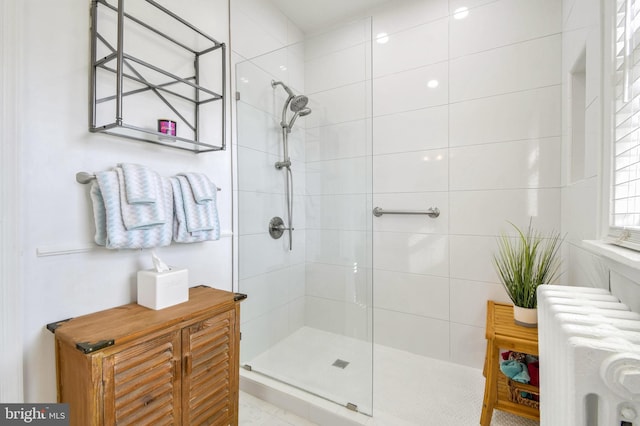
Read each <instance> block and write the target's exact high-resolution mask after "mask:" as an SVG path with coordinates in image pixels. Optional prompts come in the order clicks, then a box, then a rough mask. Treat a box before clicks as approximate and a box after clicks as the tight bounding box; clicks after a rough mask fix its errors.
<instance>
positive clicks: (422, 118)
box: [373, 106, 454, 154]
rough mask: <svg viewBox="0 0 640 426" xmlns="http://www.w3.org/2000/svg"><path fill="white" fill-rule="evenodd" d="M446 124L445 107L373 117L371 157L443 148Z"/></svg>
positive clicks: (445, 137)
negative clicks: (373, 155) (372, 155)
mask: <svg viewBox="0 0 640 426" xmlns="http://www.w3.org/2000/svg"><path fill="white" fill-rule="evenodd" d="M452 119H453V117H452ZM448 121H449V112H448V110H447V107H446V106H437V107H431V108H421V109H417V110H414V111H406V112H400V113H396V114H390V115H381V116H378V117H375V118H374V119H373V153H374V154H391V153H396V152H407V151H424V150H427V149H435V148H444V147H447V145H448V139H447V136H448V127H447V123H448ZM452 130H454V129H453V128H452Z"/></svg>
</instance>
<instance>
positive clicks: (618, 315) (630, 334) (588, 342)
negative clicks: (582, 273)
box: [538, 285, 640, 426]
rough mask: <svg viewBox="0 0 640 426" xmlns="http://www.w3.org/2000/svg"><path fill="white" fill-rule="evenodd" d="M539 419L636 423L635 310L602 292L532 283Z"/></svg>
mask: <svg viewBox="0 0 640 426" xmlns="http://www.w3.org/2000/svg"><path fill="white" fill-rule="evenodd" d="M538 334H539V336H538V345H539V355H540V424H541V425H542V426H573V425H575V426H640V314H637V313H635V312H631V311H630V310H629V308H628V307H627V306H626V305H624V304H623V303H620V301H619V300H618V299H617V298H616V297H615V296H613V295H611V294H610V293H609V292H608V291H606V290H603V289H595V288H587V287H565V286H556V285H549V286H540V287H538Z"/></svg>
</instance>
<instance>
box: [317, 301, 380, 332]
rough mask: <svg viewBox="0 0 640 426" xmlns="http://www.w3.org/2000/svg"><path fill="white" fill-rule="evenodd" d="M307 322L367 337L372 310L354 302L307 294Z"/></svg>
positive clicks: (335, 330)
mask: <svg viewBox="0 0 640 426" xmlns="http://www.w3.org/2000/svg"><path fill="white" fill-rule="evenodd" d="M305 303H306V312H305V324H306V325H307V326H309V327H313V328H317V329H320V330H324V331H328V332H331V333H336V334H341V335H344V336H348V337H356V338H360V339H367V336H368V331H369V328H370V326H369V323H370V318H371V311H370V310H369V309H367V307H366V306H364V305H360V304H357V303H353V302H344V301H335V300H329V299H323V298H319V297H312V296H307V298H306V302H305Z"/></svg>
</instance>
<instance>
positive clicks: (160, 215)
mask: <svg viewBox="0 0 640 426" xmlns="http://www.w3.org/2000/svg"><path fill="white" fill-rule="evenodd" d="M140 167H142V166H140ZM114 170H115V172H116V173H117V175H118V184H119V185H120V209H121V210H122V221H123V222H124V227H125V228H126V229H127V230H129V231H130V230H133V229H147V228H151V227H153V226H158V225H163V224H165V223H167V222H170V219H171V215H166V211H165V210H166V209H165V202H164V194H163V188H162V180H161V179H162V178H161V177H160V175H159V174H157V173H156V172H154V171H151V170H147V171H148V173H146V174H147V175H148V179H147V180H148V184H145V185H144V186H146V187H148V188H149V190H147V191H146V195H148V196H149V197H148V198H153V199H155V200H157V201H154V202H153V203H131V202H129V201H128V198H127V196H126V194H127V188H130V187H131V185H130V184H128V183H127V182H130V181H131V179H127V173H126V172H125V168H124V167H122V168H120V167H116V168H115V169H114ZM151 181H154V182H155V183H154V184H153V185H151V184H150V183H151ZM150 188H154V189H153V191H154V192H153V193H152V192H151V190H150ZM158 189H159V190H158Z"/></svg>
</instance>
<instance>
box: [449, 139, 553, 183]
mask: <svg viewBox="0 0 640 426" xmlns="http://www.w3.org/2000/svg"><path fill="white" fill-rule="evenodd" d="M560 148H561V142H560V138H545V139H534V140H529V141H516V142H502V143H495V144H485V145H475V146H468V147H463V148H452V149H450V150H449V185H450V189H451V190H474V189H509V188H549V187H557V186H559V185H560Z"/></svg>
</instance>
